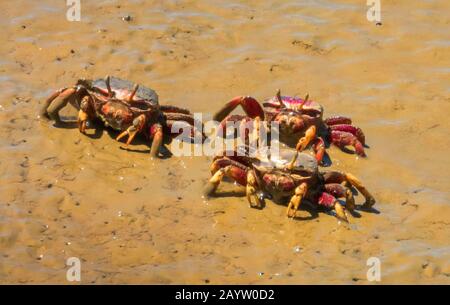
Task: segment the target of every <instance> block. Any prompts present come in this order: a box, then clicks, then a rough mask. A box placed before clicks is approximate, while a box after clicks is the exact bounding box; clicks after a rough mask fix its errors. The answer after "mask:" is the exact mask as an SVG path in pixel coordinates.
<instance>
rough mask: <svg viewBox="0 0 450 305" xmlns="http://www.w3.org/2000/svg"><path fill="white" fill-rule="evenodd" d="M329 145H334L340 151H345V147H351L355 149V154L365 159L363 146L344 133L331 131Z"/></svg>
mask: <svg viewBox="0 0 450 305" xmlns="http://www.w3.org/2000/svg"><path fill="white" fill-rule="evenodd" d="M331 143H333V144H335V145H336V146H338V147H339V148H341V149H342V150H345V146H348V145H351V146H353V147H354V148H355V152H356V154H358V155H359V156H361V157H365V156H366V153H365V152H364V146H363V145H362V143H361V142H360V141H359V140H358V138H357V137H355V136H354V135H353V134H351V133H349V132H345V131H339V130H331Z"/></svg>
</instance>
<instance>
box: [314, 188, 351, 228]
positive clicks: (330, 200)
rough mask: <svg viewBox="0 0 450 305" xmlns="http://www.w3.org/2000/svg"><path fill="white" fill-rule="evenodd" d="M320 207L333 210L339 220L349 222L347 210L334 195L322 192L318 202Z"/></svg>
mask: <svg viewBox="0 0 450 305" xmlns="http://www.w3.org/2000/svg"><path fill="white" fill-rule="evenodd" d="M318 203H319V205H321V206H324V207H327V208H333V209H334V211H335V212H336V217H337V218H338V219H339V220H342V221H345V222H349V221H348V218H347V214H346V213H345V208H344V206H343V205H341V204H340V203H339V201H338V200H337V199H336V197H334V196H333V195H331V194H329V193H326V192H322V193H321V194H320V197H319V200H318Z"/></svg>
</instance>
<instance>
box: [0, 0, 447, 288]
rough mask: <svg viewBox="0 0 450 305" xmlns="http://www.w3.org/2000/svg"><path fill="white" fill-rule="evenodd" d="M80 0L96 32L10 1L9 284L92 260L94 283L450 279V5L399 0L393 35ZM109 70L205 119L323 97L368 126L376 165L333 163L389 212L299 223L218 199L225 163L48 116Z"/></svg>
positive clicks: (6, 12)
mask: <svg viewBox="0 0 450 305" xmlns="http://www.w3.org/2000/svg"><path fill="white" fill-rule="evenodd" d="M81 2H82V11H81V16H82V19H81V21H80V22H68V21H67V20H66V18H65V15H66V7H65V6H64V1H56V0H54V1H51V0H45V1H2V3H1V4H0V17H1V18H0V24H1V27H2V34H1V44H0V54H1V58H0V63H1V66H0V105H1V106H0V125H1V128H0V133H1V135H0V175H1V183H0V194H1V196H0V255H1V256H0V282H2V283H67V281H66V266H65V261H66V259H67V258H69V257H72V256H75V257H78V258H80V259H81V261H82V282H83V283H292V284H294V283H357V284H360V283H368V282H367V279H366V272H367V268H368V267H367V266H366V261H367V259H368V258H369V257H372V256H375V257H378V258H379V259H380V260H381V264H382V265H381V268H382V269H381V270H382V282H383V283H450V279H449V276H450V265H449V263H448V261H449V258H450V245H449V241H450V230H449V216H450V204H449V200H450V193H449V182H450V163H449V159H448V155H447V153H448V151H449V147H450V140H449V138H448V131H449V120H448V114H449V113H450V103H449V102H450V99H449V93H450V92H449V83H450V82H449V81H450V77H449V72H450V70H449V69H450V58H449V51H450V50H449V49H450V45H449V38H450V37H449V19H448V16H446V15H445V13H444V12H446V11H448V10H449V3H448V1H444V0H442V1H414V2H413V1H387V0H386V1H382V18H383V20H382V25H381V26H376V25H375V24H373V23H370V22H368V21H367V20H366V6H365V2H366V1H355V0H354V1H349V0H342V1H290V0H289V1H280V0H273V1H264V2H263V1H237V0H233V1H229V0H227V1H219V0H214V1H210V0H208V1H206V0H205V1H203V0H202V1H129V3H128V4H125V3H123V1H120V3H119V1H81ZM125 15H131V16H132V17H133V18H132V20H131V21H129V22H126V21H123V20H122V19H121V17H122V16H125ZM106 74H113V75H116V76H120V77H123V78H127V79H130V80H132V81H136V82H140V83H143V84H146V85H148V86H151V87H152V88H154V89H155V90H157V92H158V93H159V95H160V98H161V102H162V103H175V104H178V105H182V106H185V107H188V108H190V109H191V110H192V111H197V112H204V113H212V112H213V111H214V110H215V109H217V108H218V107H220V106H221V105H222V103H223V102H225V101H227V100H228V99H229V98H231V97H233V96H236V95H242V94H249V95H253V96H255V97H257V98H259V99H262V98H265V97H268V96H272V95H273V94H274V92H275V90H276V89H277V88H282V89H283V91H284V92H285V93H286V94H290V95H296V94H298V95H303V94H305V93H306V92H308V93H309V94H310V96H311V97H312V98H313V99H315V100H317V101H319V102H321V103H322V104H323V105H324V107H325V111H326V113H325V115H333V114H343V115H348V116H351V117H352V118H353V119H354V122H356V123H357V125H359V126H360V127H361V128H362V129H363V130H364V131H365V133H366V137H367V139H368V144H369V145H370V149H368V155H369V157H368V158H367V159H357V158H355V157H354V156H353V155H348V154H345V153H342V152H341V151H339V150H338V149H336V148H331V149H330V150H329V152H330V154H331V156H332V157H333V160H334V164H333V167H334V168H337V169H343V170H346V171H349V172H352V173H354V174H355V175H357V176H359V177H360V178H361V179H362V180H363V181H364V182H365V184H366V185H367V186H368V188H369V189H370V190H371V191H372V193H373V194H374V196H375V197H376V198H377V200H378V202H377V205H376V207H377V209H378V210H379V211H380V214H374V213H364V212H362V213H361V217H360V218H351V225H350V226H345V225H342V224H339V223H338V222H337V220H336V219H335V218H334V217H332V216H330V215H327V214H324V213H320V214H318V215H315V214H314V213H312V214H310V213H308V211H306V210H305V211H301V213H300V215H301V216H302V219H301V220H298V221H289V220H287V219H286V217H285V207H283V206H279V205H276V204H273V203H271V202H268V204H267V206H266V208H265V209H264V210H262V211H258V210H253V209H249V208H248V205H247V203H246V200H245V198H244V197H243V196H242V195H243V193H242V189H239V188H238V189H237V193H234V192H233V190H235V189H236V187H235V186H233V185H232V184H225V185H224V186H223V188H222V190H223V191H224V192H225V193H224V196H223V197H221V198H214V199H212V200H207V201H205V200H203V199H202V197H201V189H202V187H203V185H204V184H205V181H206V180H207V178H208V176H209V173H208V166H209V161H210V158H208V157H184V158H170V159H165V160H155V161H151V160H149V157H148V153H147V152H148V146H146V145H144V144H137V145H134V146H133V149H134V150H135V151H134V152H130V151H126V150H123V149H121V144H120V143H118V142H116V141H114V140H113V137H114V134H110V133H108V132H106V131H104V132H103V131H102V130H100V131H98V132H96V133H95V132H94V130H92V129H91V130H90V134H92V136H91V137H86V136H82V135H80V134H79V132H78V131H77V130H76V129H73V128H67V129H63V128H55V127H53V126H52V124H50V123H47V122H42V121H40V120H39V119H38V118H37V114H38V109H39V107H40V105H41V104H42V101H43V99H44V98H45V97H46V96H47V95H48V94H50V92H51V89H56V88H59V87H62V86H67V85H71V84H73V83H74V82H75V81H76V80H77V79H78V78H80V77H87V78H95V77H103V76H104V75H106ZM65 115H66V116H67V117H71V116H73V115H75V111H73V109H69V108H68V110H65ZM232 195H237V196H232ZM360 197H361V196H358V198H357V199H358V202H362V201H363V200H362V198H360Z"/></svg>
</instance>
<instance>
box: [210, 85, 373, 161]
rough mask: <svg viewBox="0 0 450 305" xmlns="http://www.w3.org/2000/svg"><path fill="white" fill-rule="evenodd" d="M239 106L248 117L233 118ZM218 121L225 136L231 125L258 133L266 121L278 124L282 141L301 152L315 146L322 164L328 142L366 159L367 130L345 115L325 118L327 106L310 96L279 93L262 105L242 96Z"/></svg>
mask: <svg viewBox="0 0 450 305" xmlns="http://www.w3.org/2000/svg"><path fill="white" fill-rule="evenodd" d="M239 105H241V107H242V108H243V109H244V111H245V114H246V115H230V113H231V112H232V111H233V110H234V109H235V108H236V107H237V106H239ZM214 119H215V120H216V121H219V122H221V125H220V127H221V129H222V134H226V132H225V133H224V132H223V131H224V130H225V129H226V126H227V122H232V123H250V126H254V127H253V128H254V130H256V129H257V128H259V127H258V126H264V125H260V122H262V121H265V122H267V123H268V124H271V123H272V122H277V123H279V138H280V141H281V142H283V143H285V144H288V145H289V146H292V147H295V148H296V149H297V151H302V150H304V149H305V148H306V147H308V146H312V148H313V151H314V153H315V156H316V159H317V161H318V162H319V164H322V159H323V157H324V154H325V143H326V142H328V143H332V144H334V145H336V146H338V147H339V148H341V149H342V150H344V151H348V150H347V148H346V146H353V147H354V151H355V153H356V154H358V155H359V156H362V157H365V156H366V154H365V152H364V146H365V136H364V133H363V131H362V130H361V129H360V128H359V127H356V126H353V125H352V120H351V119H350V118H347V117H344V116H333V117H329V118H327V119H323V107H322V106H321V105H320V104H318V103H317V102H314V101H311V100H309V95H306V97H305V98H304V99H302V98H298V97H290V96H282V95H281V93H280V90H278V91H277V93H276V95H275V97H273V98H270V99H268V100H266V101H265V102H264V103H262V105H261V104H260V103H259V102H258V101H257V100H256V99H254V98H253V97H250V96H238V97H235V98H233V99H232V100H231V101H229V102H228V103H226V104H225V105H224V106H223V107H222V109H220V110H219V111H218V112H217V113H216V114H215V115H214ZM252 123H253V125H252ZM263 128H267V127H263ZM225 131H226V130H225ZM258 132H259V130H258V131H257V133H258ZM241 136H242V134H241Z"/></svg>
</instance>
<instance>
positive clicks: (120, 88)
mask: <svg viewBox="0 0 450 305" xmlns="http://www.w3.org/2000/svg"><path fill="white" fill-rule="evenodd" d="M78 84H79V85H83V86H85V87H86V89H87V90H88V91H90V93H91V94H92V95H93V96H94V97H95V98H96V99H97V100H99V101H100V103H94V104H95V112H96V114H97V116H98V117H99V118H100V119H101V120H102V121H103V122H104V123H105V125H106V126H110V127H112V128H113V129H116V130H124V129H126V128H127V127H129V126H130V125H131V124H132V123H133V119H134V118H136V117H137V116H139V115H140V114H146V115H147V116H149V117H151V116H154V117H157V116H158V115H159V101H158V95H157V94H156V92H155V91H154V90H152V89H150V88H147V87H143V86H139V88H138V90H137V91H136V94H135V95H134V97H133V99H132V100H131V104H130V102H129V101H127V98H128V97H129V95H130V94H131V92H132V91H133V87H134V83H132V82H130V81H127V80H123V79H121V78H118V77H113V76H111V77H110V86H111V91H112V92H113V96H112V97H109V95H108V88H107V85H106V81H105V79H96V80H94V81H91V82H89V81H87V80H79V81H78Z"/></svg>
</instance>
